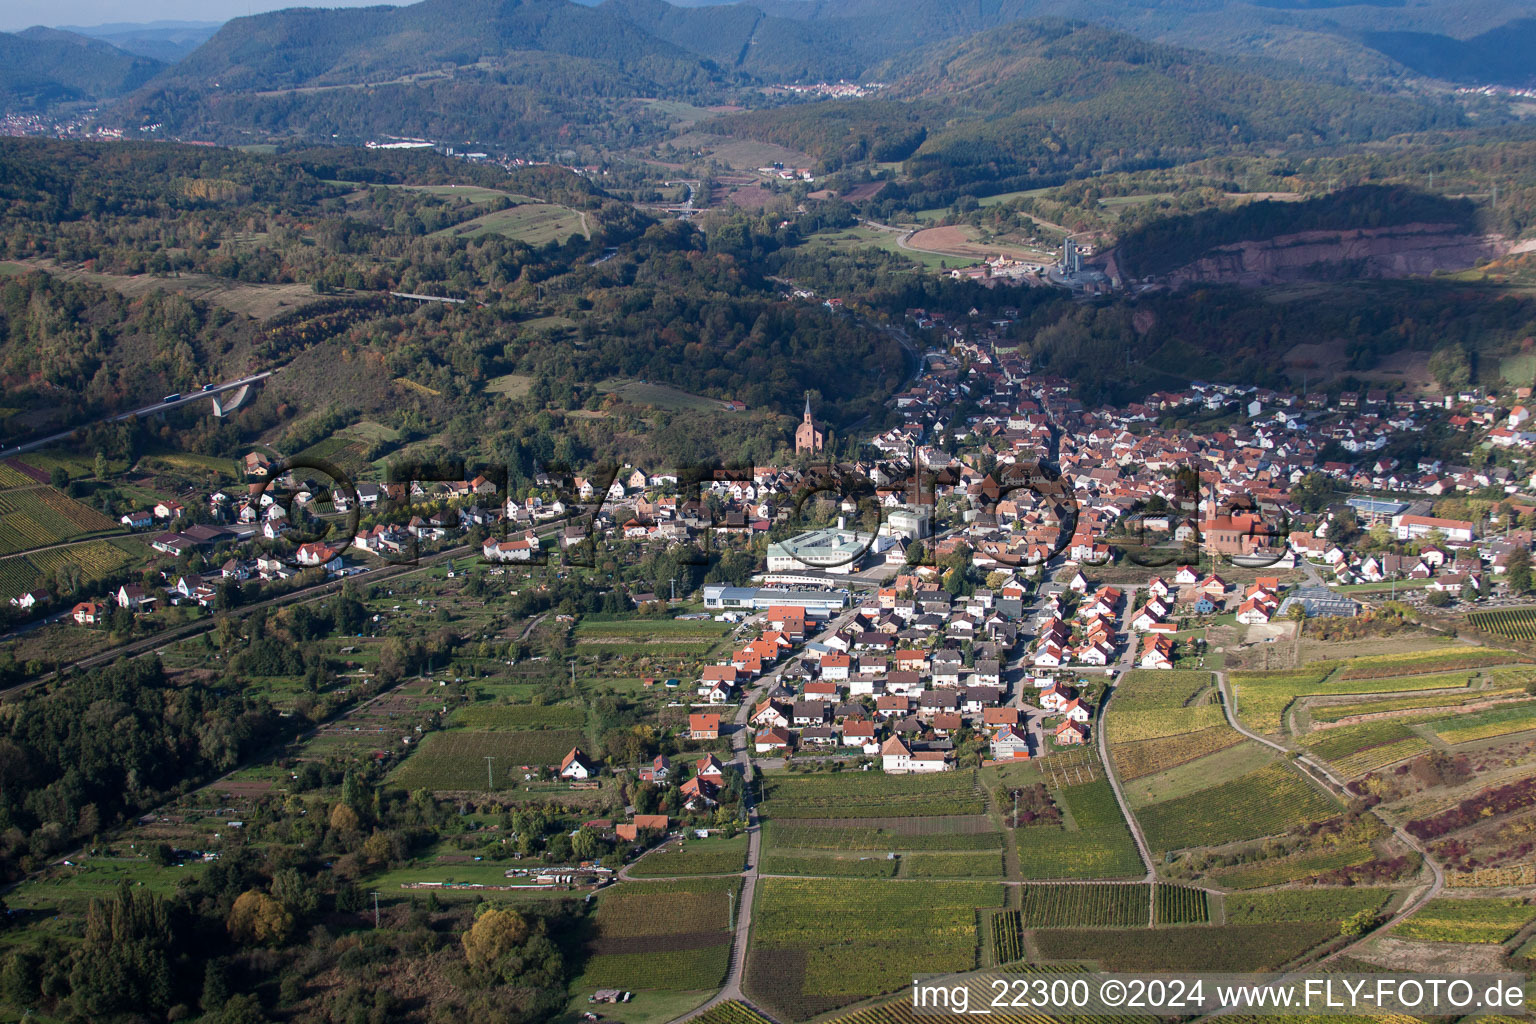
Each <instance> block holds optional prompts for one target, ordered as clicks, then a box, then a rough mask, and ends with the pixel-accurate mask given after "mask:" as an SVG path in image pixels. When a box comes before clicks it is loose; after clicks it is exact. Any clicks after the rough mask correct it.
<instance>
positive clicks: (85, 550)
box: [0, 540, 133, 600]
mask: <svg viewBox="0 0 1536 1024" xmlns="http://www.w3.org/2000/svg"><path fill="white" fill-rule="evenodd" d="M132 562H133V556H132V555H130V554H128V552H126V551H124V550H123V549H122V548H120V547H118V546H117V545H116V544H113V543H112V542H111V541H105V540H91V541H85V542H84V543H81V544H72V545H70V546H69V547H60V548H49V549H47V550H46V551H34V552H32V553H31V554H28V555H12V556H11V557H9V558H4V559H0V600H9V599H10V598H13V597H15V596H17V595H18V594H21V593H23V592H25V591H28V590H31V589H32V588H33V587H35V586H37V585H38V581H39V580H41V579H44V578H47V577H49V576H51V575H52V574H53V573H54V572H55V571H57V570H58V569H59V568H60V567H62V566H64V565H68V564H71V563H72V564H74V565H75V566H76V567H77V568H78V570H79V573H80V582H81V583H82V584H89V583H95V582H98V581H100V580H104V579H106V578H108V577H109V576H112V575H113V574H115V573H118V572H121V571H122V570H123V569H124V568H125V567H127V566H128V565H130V564H131V563H132Z"/></svg>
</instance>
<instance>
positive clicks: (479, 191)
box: [386, 185, 538, 205]
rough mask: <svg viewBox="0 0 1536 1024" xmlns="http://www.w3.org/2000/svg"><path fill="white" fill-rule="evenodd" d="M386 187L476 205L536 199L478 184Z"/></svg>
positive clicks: (534, 200) (530, 201)
mask: <svg viewBox="0 0 1536 1024" xmlns="http://www.w3.org/2000/svg"><path fill="white" fill-rule="evenodd" d="M386 187H398V188H402V189H404V190H406V191H407V192H423V193H425V194H427V195H432V196H442V197H444V198H447V199H467V200H469V201H470V202H471V203H475V204H476V205H483V204H485V203H490V202H494V201H495V200H497V199H510V200H512V202H514V203H533V202H537V201H538V200H536V199H533V198H532V197H530V196H522V195H518V194H517V193H515V192H504V191H502V190H501V189H499V188H484V187H482V186H480V185H399V186H386Z"/></svg>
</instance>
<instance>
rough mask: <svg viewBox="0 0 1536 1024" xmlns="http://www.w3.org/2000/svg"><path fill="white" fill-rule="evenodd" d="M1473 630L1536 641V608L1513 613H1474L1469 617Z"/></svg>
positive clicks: (1516, 610)
mask: <svg viewBox="0 0 1536 1024" xmlns="http://www.w3.org/2000/svg"><path fill="white" fill-rule="evenodd" d="M1467 622H1468V623H1469V624H1470V625H1471V626H1472V628H1473V629H1480V630H1482V631H1483V632H1484V633H1492V634H1493V635H1494V636H1503V637H1508V638H1509V639H1511V640H1536V608H1516V609H1514V610H1511V611H1496V612H1473V613H1472V614H1471V615H1468V616H1467Z"/></svg>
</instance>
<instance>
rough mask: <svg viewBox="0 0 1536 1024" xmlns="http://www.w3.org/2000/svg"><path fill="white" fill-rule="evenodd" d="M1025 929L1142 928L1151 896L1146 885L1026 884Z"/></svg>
mask: <svg viewBox="0 0 1536 1024" xmlns="http://www.w3.org/2000/svg"><path fill="white" fill-rule="evenodd" d="M1022 892H1023V910H1022V913H1023V916H1024V926H1025V927H1026V928H1076V927H1083V928H1144V927H1146V925H1147V920H1148V914H1149V912H1150V909H1151V908H1150V904H1149V903H1148V899H1149V897H1150V895H1151V894H1150V893H1149V892H1148V890H1147V887H1146V886H1145V885H1026V886H1023V887H1022Z"/></svg>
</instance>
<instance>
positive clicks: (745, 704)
mask: <svg viewBox="0 0 1536 1024" xmlns="http://www.w3.org/2000/svg"><path fill="white" fill-rule="evenodd" d="M855 610H856V609H853V608H850V609H849V610H847V611H845V612H844V613H843V614H841V615H839V616H838V617H837V618H835V619H832V620H830V621H829V622H828V623H827V626H826V628H825V629H823V630H822V631H821V632H820V633H818V634H817V635H816V636H815V637H812V638H811V639H812V640H813V641H814V640H826V639H829V638H831V637H832V636H833V635H834V634H835V633H836V632H837V631H838V630H839V629H841V628H842V627H843V626H844V625H846V624H847V623H848V622H849V621H851V620H852V619H853V616H854V612H855ZM793 660H794V658H786V659H784V660H783V661H781V662H780V663H779V664H778V665H775V666H774V667H773V669H772V670H771V671H769V672H766V673H764V674H763V676H762V678H760V679H759V680H758V681H757V686H755V687H754V688H753V689H752V691H751V693H749V694H745V695H744V696H743V698H742V702H741V707H739V708H737V709H736V720H735V724H736V728H735V729H734V730H733V731H732V733H731V749H732V751H733V755H732V757H731V763H732V764H736V765H740V766H741V772H742V777H743V779H744V781H745V782H746V783H747V784H746V786H745V787H744V788H743V790H742V792H743V799H744V800H745V802H746V808H747V867H746V870H745V871H743V872H742V884H741V898H740V899H739V900H738V901H737V908H736V934H735V936H734V938H733V939H732V941H731V966H730V970H728V971H727V972H726V975H725V984H724V985H722V986H721V988H720V991H719V992H717V993H716V994H715V996H714V997H713V998H712V999H710V1000H709V1001H708V1002H706V1003H705V1004H704V1005H702V1006H700V1007H698V1008H697V1009H694V1010H690V1011H689V1012H687V1013H685V1014H683V1015H682V1016H680V1017H677V1018H675V1019H674V1020H673V1021H672V1022H671V1024H683V1022H684V1021H688V1020H692V1019H693V1018H694V1017H697V1016H699V1015H700V1014H702V1013H704V1012H705V1011H706V1010H709V1009H710V1008H712V1007H715V1006H718V1005H719V1004H721V1003H726V1002H731V1001H733V1000H739V1001H741V1002H744V1003H747V1004H748V1005H751V1001H750V1000H748V999H747V997H746V995H745V994H744V993H743V992H742V989H741V979H742V975H743V973H744V972H745V970H746V962H747V940H748V939H749V938H750V936H751V934H752V898H753V896H754V895H756V892H757V880H758V878H759V877H764V876H760V875H759V874H758V867H759V865H760V864H761V863H762V850H763V829H762V822H761V821H759V820H758V816H757V802H756V800H755V799H754V792H755V791H754V788H753V783H754V782H755V781H756V779H755V778H754V775H753V765H752V747H751V738H752V727H751V718H752V709H753V708H754V707H756V706H757V703H758V701H759V700H761V699H762V697H763V696H764V695H765V694H766V693H767V692H768V691H769V689H771V688H772V687H773V685H774V684H775V683H777V682H778V680H779V676H780V675H781V674H782V673H783V671H784V669H786V668H787V667H788V666H789V664H790V662H792V661H793ZM753 1009H755V1010H757V1012H759V1013H762V1012H763V1011H762V1010H761V1008H759V1007H756V1006H754V1007H753ZM764 1016H767V1015H766V1014H764ZM770 1019H772V1018H770Z"/></svg>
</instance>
